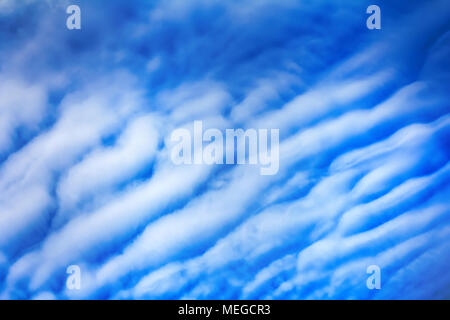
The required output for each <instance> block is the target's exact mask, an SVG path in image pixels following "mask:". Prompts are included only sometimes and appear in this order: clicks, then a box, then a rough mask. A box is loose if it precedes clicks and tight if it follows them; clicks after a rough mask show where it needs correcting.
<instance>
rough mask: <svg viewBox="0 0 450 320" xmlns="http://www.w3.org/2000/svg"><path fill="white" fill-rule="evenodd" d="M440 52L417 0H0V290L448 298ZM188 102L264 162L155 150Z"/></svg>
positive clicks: (447, 173) (436, 26)
mask: <svg viewBox="0 0 450 320" xmlns="http://www.w3.org/2000/svg"><path fill="white" fill-rule="evenodd" d="M70 4H77V5H79V6H80V8H81V21H82V22H81V23H82V29H81V30H68V29H67V28H66V18H67V17H68V15H67V14H66V12H65V10H66V8H67V6H68V5H70ZM371 4H377V5H378V6H379V7H380V8H381V18H382V20H381V21H382V22H381V24H382V28H381V30H368V29H367V28H366V19H367V17H368V15H367V14H366V8H367V7H368V6H369V5H371ZM449 56H450V7H449V6H448V3H446V1H438V0H430V1H408V2H407V3H406V2H405V1H397V0H394V1H384V0H380V1H378V2H372V1H322V0H318V1H306V0H305V1H298V0H295V1H294V0H277V1H273V0H244V1H231V0H229V1H217V0H189V1H184V0H166V1H122V0H117V1H99V0H90V1H87V0H86V1H75V0H71V1H64V0H46V1H37V0H26V1H25V0H24V1H12V0H0V298H1V299H445V298H447V299H448V298H450V273H449V272H448V270H449V269H450V242H449V241H448V240H449V239H450V212H449V211H450V206H449V201H448V199H449V196H450V189H449V187H450V186H449V182H450V164H449V159H450V153H449V150H450V149H449V147H450V115H449V113H450V106H449V96H450V91H449V83H450V64H449V58H448V57H449ZM195 120H202V121H203V123H205V125H206V126H209V127H214V128H220V129H225V128H244V129H245V128H274V129H279V130H280V170H279V172H278V174H276V175H274V176H261V175H260V174H259V171H258V170H254V169H253V168H252V167H249V166H239V165H236V166H226V165H224V166H208V165H194V166H175V165H174V164H173V163H171V161H170V159H169V153H170V148H169V146H170V141H169V139H170V134H171V132H172V131H173V130H174V129H176V128H179V127H184V126H186V127H189V126H190V125H192V123H193V122H194V121H195ZM70 265H79V266H80V268H81V271H82V287H81V290H68V289H67V287H66V285H65V281H66V278H67V276H68V275H67V273H66V269H67V267H68V266H70ZM370 265H378V266H379V267H380V268H381V274H382V278H381V279H382V280H381V283H382V288H381V289H380V290H369V289H368V288H367V287H366V279H367V277H368V274H367V273H366V268H367V267H368V266H370Z"/></svg>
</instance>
